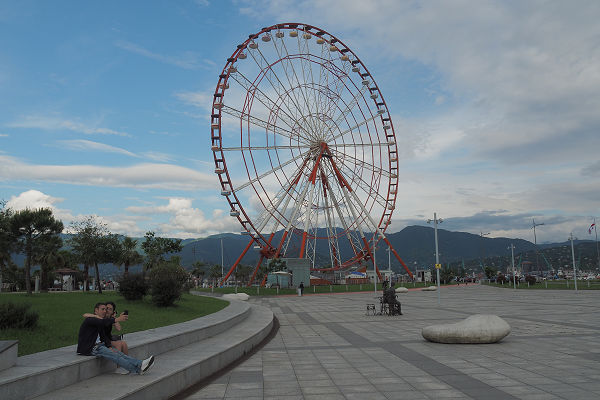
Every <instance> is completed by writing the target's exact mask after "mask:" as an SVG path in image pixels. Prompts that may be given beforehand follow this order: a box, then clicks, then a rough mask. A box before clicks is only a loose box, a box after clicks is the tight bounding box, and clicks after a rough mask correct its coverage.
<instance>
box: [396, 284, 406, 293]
mask: <svg viewBox="0 0 600 400" xmlns="http://www.w3.org/2000/svg"><path fill="white" fill-rule="evenodd" d="M396 293H408V288H405V287H404V286H400V287H397V288H396Z"/></svg>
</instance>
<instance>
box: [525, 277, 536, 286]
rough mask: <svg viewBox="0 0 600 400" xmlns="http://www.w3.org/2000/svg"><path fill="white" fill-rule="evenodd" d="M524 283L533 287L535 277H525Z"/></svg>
mask: <svg viewBox="0 0 600 400" xmlns="http://www.w3.org/2000/svg"><path fill="white" fill-rule="evenodd" d="M525 282H527V283H529V284H530V285H535V282H536V279H535V276H531V275H527V276H526V277H525Z"/></svg>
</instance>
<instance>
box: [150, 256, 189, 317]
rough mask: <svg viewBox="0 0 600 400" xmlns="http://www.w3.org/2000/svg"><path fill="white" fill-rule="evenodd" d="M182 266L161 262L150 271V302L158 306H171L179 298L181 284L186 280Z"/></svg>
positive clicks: (181, 289)
mask: <svg viewBox="0 0 600 400" xmlns="http://www.w3.org/2000/svg"><path fill="white" fill-rule="evenodd" d="M187 278H188V277H187V273H186V272H185V270H184V269H183V268H181V267H180V266H178V265H173V264H166V263H165V264H162V265H159V266H157V267H154V268H152V271H151V272H150V288H151V294H152V302H153V303H154V304H155V305H157V306H159V307H169V306H172V305H173V304H174V303H175V301H176V300H179V298H180V297H181V293H182V291H183V285H184V284H185V282H186V281H187Z"/></svg>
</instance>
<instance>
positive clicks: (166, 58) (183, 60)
mask: <svg viewBox="0 0 600 400" xmlns="http://www.w3.org/2000/svg"><path fill="white" fill-rule="evenodd" d="M115 46H117V47H119V48H121V49H123V50H126V51H129V52H131V53H134V54H138V55H140V56H143V57H146V58H150V59H152V60H156V61H160V62H162V63H164V64H169V65H174V66H176V67H179V68H184V69H199V68H206V64H207V62H206V60H201V61H199V56H198V54H197V53H195V52H191V51H188V52H185V53H184V54H182V55H180V56H170V55H163V54H159V53H155V52H153V51H150V50H148V49H146V48H144V47H142V46H140V45H137V44H135V43H132V42H128V41H126V40H119V41H117V42H115Z"/></svg>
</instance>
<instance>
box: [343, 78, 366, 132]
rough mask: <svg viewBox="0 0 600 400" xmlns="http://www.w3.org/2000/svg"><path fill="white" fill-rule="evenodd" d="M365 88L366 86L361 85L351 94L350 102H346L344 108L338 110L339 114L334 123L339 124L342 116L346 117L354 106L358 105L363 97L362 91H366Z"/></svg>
mask: <svg viewBox="0 0 600 400" xmlns="http://www.w3.org/2000/svg"><path fill="white" fill-rule="evenodd" d="M366 88H367V86H366V85H363V86H362V87H361V89H360V90H359V92H358V93H356V94H355V95H353V96H352V100H351V101H350V103H348V105H347V106H346V108H345V109H344V110H343V111H342V112H340V115H339V116H338V117H337V118H335V123H336V124H339V123H340V122H341V121H342V120H343V119H344V118H346V116H347V115H348V114H349V113H350V112H351V111H352V109H353V108H354V106H357V105H358V103H359V101H360V100H361V99H363V95H364V92H366Z"/></svg>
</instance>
